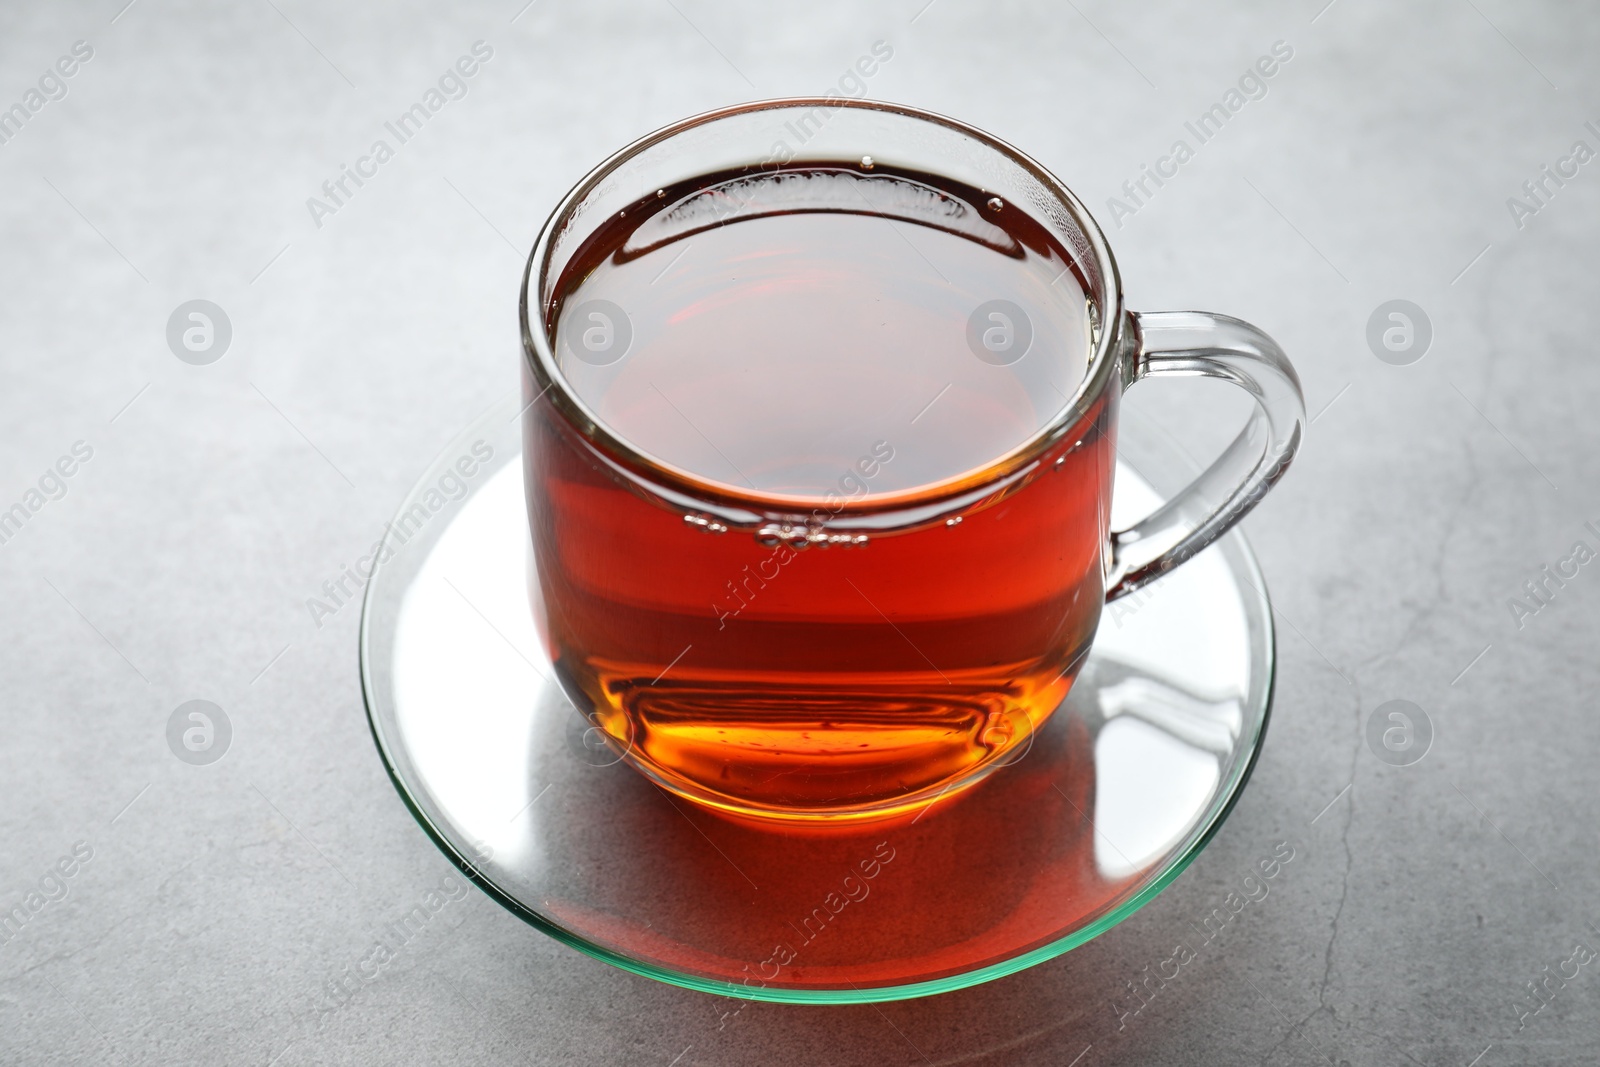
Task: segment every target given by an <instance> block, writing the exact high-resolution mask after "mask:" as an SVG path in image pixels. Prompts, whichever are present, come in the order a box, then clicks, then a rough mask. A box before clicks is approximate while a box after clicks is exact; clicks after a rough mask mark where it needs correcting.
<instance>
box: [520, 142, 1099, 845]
mask: <svg viewBox="0 0 1600 1067" xmlns="http://www.w3.org/2000/svg"><path fill="white" fill-rule="evenodd" d="M556 290H557V295H556V299H555V301H554V302H553V304H552V306H551V307H550V308H549V309H548V322H547V324H548V326H549V328H550V329H551V330H553V332H554V336H555V342H556V351H557V359H558V361H559V362H560V365H561V368H562V372H563V374H564V376H565V377H566V378H567V381H568V384H569V387H570V388H571V390H572V391H573V392H574V393H575V394H576V395H577V396H578V397H579V398H580V399H581V400H582V401H583V403H584V404H585V405H586V406H587V407H588V408H589V409H590V410H591V411H593V412H595V414H596V415H597V416H598V417H599V419H600V420H601V421H602V422H604V423H605V424H606V425H607V426H608V427H609V428H610V429H611V431H612V432H613V433H615V434H616V435H618V436H619V437H621V438H623V439H625V440H627V441H629V442H630V443H631V444H632V445H633V446H634V447H635V448H636V449H638V450H639V451H642V452H644V453H646V454H648V455H649V456H651V457H653V458H654V459H656V460H658V461H660V462H664V463H666V464H669V465H672V466H675V467H678V468H680V469H683V470H687V471H690V472H692V473H694V474H696V475H698V476H699V477H701V478H703V479H707V480H711V481H714V482H718V483H721V484H723V485H726V486H727V487H729V489H730V490H733V491H741V490H743V491H748V490H750V489H756V490H759V491H762V492H765V493H781V494H786V495H790V496H794V497H796V498H801V499H800V502H799V503H797V505H796V506H795V508H794V509H793V511H792V512H790V513H788V519H787V520H786V522H787V525H785V522H780V521H778V520H780V519H783V518H784V516H783V515H774V514H768V515H765V516H758V517H757V518H758V519H760V520H762V521H742V522H741V521H740V519H741V518H743V519H745V520H749V518H750V517H749V516H741V515H739V514H729V513H726V512H722V511H719V510H717V509H716V508H698V509H697V508H695V507H693V506H676V507H675V506H671V505H668V504H666V503H664V502H663V501H661V500H660V499H652V498H651V495H650V493H649V492H648V491H644V492H641V491H639V489H638V487H637V486H632V485H630V484H629V479H628V478H627V477H626V476H624V475H622V474H620V473H617V471H616V469H615V467H614V466H613V465H611V464H609V463H607V462H606V461H605V457H603V456H602V455H600V454H599V453H598V452H597V451H596V446H595V445H593V444H592V443H591V442H589V441H588V440H586V439H585V438H584V437H583V436H581V435H580V434H579V433H578V432H577V431H576V430H574V428H573V427H572V426H571V425H570V424H568V423H567V422H566V421H565V420H564V419H563V417H562V416H561V415H560V414H559V413H558V412H556V411H555V409H554V408H553V407H552V405H551V404H550V403H549V401H548V399H540V400H539V401H537V402H535V403H534V404H533V405H532V406H531V407H530V408H529V409H528V414H527V415H526V417H525V422H526V433H527V442H526V444H527V453H526V454H527V457H528V460H529V462H528V464H527V476H528V479H529V486H528V488H529V514H530V520H531V523H532V529H533V534H534V540H535V556H536V559H537V563H538V569H537V575H536V578H535V588H534V596H535V602H536V610H537V615H538V617H539V620H540V625H541V628H542V633H543V634H544V636H545V639H546V641H547V643H548V646H549V651H550V654H551V656H552V659H553V662H554V663H555V665H556V669H557V672H558V674H559V675H560V677H561V679H562V682H563V685H564V687H565V688H566V689H567V691H568V693H569V695H570V696H572V698H573V700H574V702H575V703H576V704H577V705H578V707H579V708H580V709H582V710H583V711H585V712H586V713H588V714H590V715H591V716H592V717H593V719H594V721H595V722H597V723H598V724H599V725H600V726H601V727H602V728H603V729H604V731H605V732H606V733H607V734H608V735H609V736H610V737H611V738H612V739H613V741H614V742H615V743H616V745H617V746H618V748H619V749H622V750H626V752H627V758H628V759H629V760H630V761H631V762H632V763H633V764H634V765H635V766H636V767H637V768H639V769H640V770H642V771H644V772H645V773H646V774H648V775H650V776H651V777H653V778H655V779H656V780H657V781H658V782H660V783H661V784H663V785H666V786H667V787H669V788H671V789H674V790H676V791H678V792H680V793H682V794H684V795H687V796H690V797H692V798H694V799H696V800H698V801H700V802H702V803H704V804H707V805H709V806H712V807H714V808H720V809H722V810H725V811H730V812H737V813H743V814H746V815H757V816H771V817H777V818H789V819H815V818H833V819H850V818H861V817H869V816H882V815H890V814H894V813H897V812H905V811H907V810H911V809H913V808H915V807H917V806H919V805H922V804H926V803H927V802H929V800H931V799H933V798H935V797H937V796H940V795H941V794H942V793H944V792H946V791H949V790H950V789H952V788H959V787H963V786H965V785H969V784H971V783H972V782H973V781H975V780H976V779H977V778H979V777H981V772H983V771H985V770H986V769H991V768H993V767H995V766H996V765H998V764H1000V763H1002V762H1004V760H1005V757H1006V756H1007V755H1008V754H1014V753H1015V752H1016V751H1017V749H1018V747H1019V746H1021V745H1023V744H1025V743H1026V742H1027V741H1028V739H1029V738H1030V736H1031V735H1032V734H1033V732H1034V731H1035V730H1036V729H1037V728H1038V727H1039V725H1040V724H1041V723H1042V722H1043V721H1044V720H1045V718H1046V717H1048V716H1049V715H1050V714H1051V712H1052V711H1053V710H1054V709H1055V708H1056V707H1057V705H1058V704H1059V703H1060V702H1061V700H1062V698H1063V697H1064V696H1065V694H1066V691H1067V689H1068V687H1069V686H1070V685H1071V682H1072V679H1073V676H1074V672H1075V671H1076V669H1077V666H1078V664H1079V663H1080V661H1081V658H1082V656H1083V654H1084V653H1085V652H1086V650H1087V647H1088V643H1089V640H1090V638H1091V636H1092V635H1093V632H1094V629H1095V625H1096V623H1097V621H1098V619H1099V614H1100V608H1101V604H1102V601H1103V595H1104V593H1103V565H1102V549H1103V546H1104V545H1105V540H1106V534H1107V518H1108V516H1107V508H1108V502H1109V498H1110V491H1109V489H1110V478H1111V473H1112V466H1113V454H1114V450H1113V445H1112V440H1111V437H1110V428H1111V425H1112V422H1113V417H1114V412H1113V410H1112V405H1113V403H1114V397H1111V396H1108V397H1107V398H1106V399H1104V400H1102V401H1100V402H1099V403H1098V404H1097V405H1096V406H1095V407H1094V409H1093V410H1091V411H1090V412H1089V414H1088V415H1087V416H1085V417H1084V418H1083V419H1082V420H1081V422H1080V424H1079V425H1077V426H1075V427H1073V428H1072V430H1071V431H1070V432H1069V433H1068V434H1067V435H1065V436H1063V437H1062V438H1061V439H1060V440H1059V443H1058V445H1057V446H1056V447H1055V448H1054V449H1053V450H1052V451H1051V452H1049V453H1048V454H1047V455H1046V456H1044V457H1043V458H1042V459H1041V460H1040V461H1039V463H1038V464H1037V465H1035V466H1034V467H1033V468H1032V469H1031V471H1030V473H1029V474H1028V476H1027V477H1026V478H1024V479H1022V480H1021V481H1020V482H1018V483H1015V484H1012V485H1010V486H1008V487H1007V489H1006V491H1004V492H998V493H994V494H991V495H989V496H988V497H986V498H984V499H981V500H978V501H975V502H972V503H971V504H970V505H969V506H967V507H965V508H964V509H962V510H960V511H958V512H948V511H947V512H945V513H941V514H939V515H937V516H932V517H930V516H929V515H928V514H910V513H896V512H893V509H892V508H891V509H889V511H890V516H891V517H890V518H888V519H885V518H884V517H883V516H881V515H880V516H863V515H862V511H863V510H867V511H870V510H871V506H872V503H873V501H874V500H875V499H876V498H879V497H882V496H884V495H885V494H891V493H895V492H899V491H903V490H908V489H914V488H916V487H919V486H926V485H929V484H931V483H935V482H940V481H944V480H947V479H951V478H956V477H959V476H961V475H963V474H968V473H970V472H974V471H981V470H982V469H983V468H985V467H987V466H989V465H990V464H992V463H993V462H994V461H995V460H996V459H998V458H999V457H1001V456H1003V455H1004V454H1005V453H1006V452H1007V451H1009V450H1010V449H1013V448H1016V447H1018V446H1019V445H1022V444H1023V443H1024V442H1026V441H1028V440H1029V439H1030V438H1032V437H1033V436H1034V435H1035V434H1037V432H1038V431H1039V430H1040V429H1042V428H1043V427H1045V426H1047V425H1048V424H1049V423H1051V422H1052V420H1053V419H1054V418H1055V416H1056V415H1057V413H1058V412H1059V411H1060V410H1061V409H1062V408H1063V407H1064V406H1065V405H1066V403H1067V400H1068V397H1070V396H1071V395H1072V394H1073V393H1074V392H1075V391H1076V390H1077V388H1078V385H1079V383H1080V381H1081V379H1082V377H1083V375H1084V371H1085V367H1086V364H1087V360H1088V355H1089V353H1090V351H1091V345H1092V337H1093V330H1094V329H1095V323H1094V319H1093V315H1094V309H1093V308H1092V307H1091V306H1090V302H1089V299H1088V297H1087V296H1086V293H1085V285H1084V283H1083V281H1082V278H1081V276H1080V274H1079V273H1078V270H1077V268H1076V266H1075V265H1074V260H1073V257H1072V256H1071V255H1070V254H1069V253H1068V252H1067V251H1066V250H1065V249H1064V248H1063V247H1062V246H1061V245H1060V244H1059V243H1058V242H1056V240H1055V239H1054V238H1053V237H1052V236H1051V235H1050V234H1049V233H1048V232H1047V231H1046V230H1045V229H1044V228H1043V227H1041V226H1040V225H1039V224H1038V223H1037V222H1035V221H1034V220H1033V219H1032V218H1031V217H1029V216H1028V215H1027V213H1026V212H1024V211H1022V210H1020V209H1019V208H1018V207H1016V206H1014V205H1011V204H1006V203H1002V202H1000V201H998V200H995V199H993V198H992V197H990V196H989V195H987V194H986V193H984V192H983V191H982V190H978V189H972V188H968V187H964V186H959V185H956V184H953V183H951V182H949V181H946V180H943V179H939V178H935V177H932V176H929V175H926V174H918V173H906V172H898V171H892V170H886V169H885V168H883V167H882V166H881V165H880V166H874V167H872V168H871V169H870V170H869V169H865V168H863V167H862V166H860V165H859V164H854V163H850V164H846V163H830V162H810V163H801V164H791V165H789V166H786V167H784V168H782V169H781V170H778V171H776V172H767V173H764V174H758V175H750V174H739V175H733V174H723V175H712V176H708V177H706V178H704V179H701V180H700V181H698V182H695V183H692V184H688V185H684V186H682V187H677V188H670V189H664V190H661V191H660V192H659V193H658V194H655V195H647V196H646V197H644V198H643V199H641V200H640V201H639V202H637V203H636V205H635V206H634V207H631V208H629V209H628V210H627V211H626V212H624V213H623V214H621V215H619V216H617V217H615V218H613V219H611V220H610V221H609V222H607V223H606V224H604V225H603V226H602V227H600V229H599V230H598V231H597V232H596V233H595V234H594V236H593V237H591V238H590V239H589V241H588V242H587V243H586V244H585V245H584V246H583V247H582V248H581V249H580V250H579V251H578V252H577V253H576V254H575V255H574V257H573V259H572V261H571V265H570V266H569V268H568V269H567V271H566V273H565V274H564V276H563V277H562V278H561V279H560V280H559V283H558V285H557V287H556ZM995 300H1002V301H1009V302H1011V304H1012V305H1013V306H1015V307H1018V308H1021V309H1022V310H1023V312H1024V315H1025V316H1026V318H1027V327H1026V329H1027V332H1028V333H1031V341H1030V343H1029V344H1028V346H1027V348H1026V352H1025V354H1023V355H1021V357H1020V358H1015V359H1011V360H1010V362H1006V360H1007V359H1010V357H1009V356H1006V357H1003V358H989V359H985V358H980V355H979V354H978V352H977V350H976V349H975V348H974V347H973V342H972V337H973V336H974V331H973V330H972V329H970V328H969V327H970V325H971V322H970V320H972V319H973V316H974V311H975V309H980V308H981V306H983V305H985V304H986V302H990V301H995ZM596 301H599V302H601V303H598V304H597V303H594V302H596ZM595 308H600V309H601V311H600V314H601V316H602V317H601V318H595V317H594V309H595ZM619 309H620V311H621V313H622V315H623V316H625V323H618V322H613V321H611V320H612V319H615V318H616V317H617V314H616V312H617V310H619ZM980 319H981V321H980V322H979V326H980V327H982V326H987V325H988V324H989V323H990V321H991V320H989V319H987V318H983V317H982V316H980ZM993 321H995V322H999V321H1000V320H993ZM1009 325H1011V326H1015V325H1016V324H1015V323H1010V324H1009ZM588 331H598V332H588ZM620 341H625V342H626V348H625V350H622V349H621V348H620V347H612V348H610V349H607V347H606V346H607V345H608V344H610V345H618V344H619V343H620ZM596 348H598V349H599V352H598V353H597V352H596ZM1012 355H1015V352H1013V353H1012ZM535 393H536V389H535V388H534V386H533V385H532V383H531V380H530V381H529V383H528V398H529V399H530V400H533V399H534V396H535ZM886 507H887V505H886Z"/></svg>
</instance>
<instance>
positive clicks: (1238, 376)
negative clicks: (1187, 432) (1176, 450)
mask: <svg viewBox="0 0 1600 1067" xmlns="http://www.w3.org/2000/svg"><path fill="white" fill-rule="evenodd" d="M1129 320H1130V323H1131V326H1132V330H1133V341H1134V345H1133V346H1131V347H1130V349H1129V351H1128V353H1127V354H1126V355H1125V357H1124V358H1126V359H1129V360H1131V361H1132V362H1131V364H1130V365H1129V366H1127V367H1126V368H1125V369H1124V377H1123V388H1124V389H1126V388H1127V387H1128V386H1131V385H1132V384H1133V383H1134V382H1136V381H1139V380H1140V379H1143V378H1161V377H1192V376H1195V375H1204V376H1206V377H1209V378H1221V379H1223V380H1224V381H1229V382H1232V383H1233V384H1234V385H1237V386H1239V387H1240V388H1242V389H1244V390H1245V391H1246V392H1248V393H1249V394H1250V395H1251V396H1253V397H1255V401H1256V408H1255V410H1254V411H1253V412H1251V413H1250V421H1249V422H1248V423H1246V424H1245V427H1244V429H1243V430H1240V431H1239V436H1238V437H1235V438H1234V439H1233V443H1232V444H1230V445H1229V446H1228V447H1227V448H1226V449H1224V450H1223V453H1222V455H1220V456H1218V457H1217V460H1216V462H1214V463H1212V464H1211V466H1210V467H1209V468H1208V469H1207V470H1206V471H1205V473H1203V474H1201V475H1200V476H1199V477H1198V478H1196V479H1195V480H1194V481H1193V482H1191V483H1190V484H1189V485H1188V486H1186V487H1185V488H1184V489H1183V491H1181V492H1180V493H1178V495H1177V496H1175V497H1173V498H1172V499H1171V500H1169V501H1167V502H1166V503H1165V504H1163V505H1161V506H1160V507H1159V508H1157V509H1156V510H1155V511H1152V512H1151V513H1150V514H1149V515H1147V516H1145V517H1144V518H1143V519H1141V520H1140V521H1138V522H1136V523H1134V524H1133V525H1132V526H1130V527H1128V528H1127V529H1126V530H1116V531H1113V532H1112V534H1111V553H1110V561H1111V562H1110V567H1109V568H1108V573H1107V575H1106V600H1107V601H1112V600H1115V599H1117V598H1118V597H1120V596H1124V595H1126V594H1128V593H1131V592H1133V591H1134V590H1135V589H1138V588H1139V587H1140V586H1142V585H1147V584H1148V583H1150V582H1153V581H1155V580H1156V579H1157V578H1159V577H1161V576H1162V575H1163V574H1165V573H1167V572H1168V571H1170V570H1172V569H1173V568H1174V567H1176V566H1178V565H1179V564H1181V563H1184V562H1185V561H1187V560H1189V559H1190V558H1192V557H1193V556H1194V555H1195V554H1196V553H1197V552H1199V551H1200V550H1201V549H1203V548H1205V547H1206V546H1207V545H1209V544H1210V543H1211V542H1213V541H1215V540H1216V539H1217V538H1218V537H1221V536H1222V535H1223V534H1224V533H1226V532H1227V531H1228V529H1229V528H1230V527H1231V526H1233V524H1234V523H1236V522H1238V521H1239V520H1240V519H1241V518H1243V517H1244V516H1245V515H1246V514H1247V513H1248V512H1249V511H1250V509H1251V508H1253V507H1255V506H1256V504H1257V502H1259V501H1260V500H1261V498H1262V497H1263V496H1265V495H1266V494H1267V490H1269V489H1271V488H1272V487H1273V485H1275V484H1276V483H1277V481H1278V479H1279V478H1281V477H1283V473H1284V471H1286V470H1287V469H1288V468H1289V461H1290V460H1292V459H1293V458H1294V454H1295V450H1296V449H1298V448H1299V447H1300V438H1301V435H1302V433H1303V428H1304V424H1305V417H1306V405H1305V398H1304V397H1303V396H1302V395H1301V392H1300V379H1299V378H1298V377H1297V376H1296V375H1295V372H1294V367H1293V366H1291V365H1290V363H1289V359H1288V357H1287V356H1285V355H1284V354H1283V349H1281V348H1279V347H1278V345H1277V343H1276V342H1275V341H1273V340H1272V338H1270V337H1268V336H1267V335H1266V334H1264V333H1262V332H1261V331H1260V330H1258V329H1256V328H1255V327H1254V326H1252V325H1250V324H1249V323H1248V322H1241V321H1240V320H1238V319H1235V318H1230V317H1228V316H1227V315H1211V314H1208V313H1206V312H1203V311H1163V312H1157V313H1153V314H1145V315H1141V314H1138V313H1136V312H1130V313H1129Z"/></svg>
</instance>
